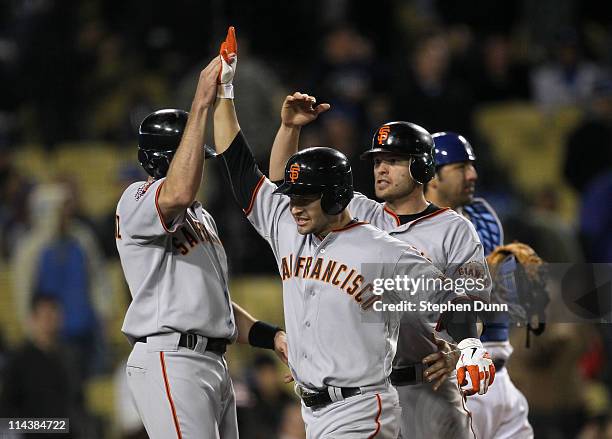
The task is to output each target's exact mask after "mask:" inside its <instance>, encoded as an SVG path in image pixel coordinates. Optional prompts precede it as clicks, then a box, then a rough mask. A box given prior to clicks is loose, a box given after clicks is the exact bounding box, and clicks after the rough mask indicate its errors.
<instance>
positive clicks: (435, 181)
mask: <svg viewBox="0 0 612 439" xmlns="http://www.w3.org/2000/svg"><path fill="white" fill-rule="evenodd" d="M439 183H440V174H438V173H437V172H436V173H435V174H434V176H433V178H432V179H431V180H429V181H428V182H427V187H430V188H432V189H437V188H438V184H439Z"/></svg>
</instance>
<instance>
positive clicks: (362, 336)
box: [214, 53, 484, 439]
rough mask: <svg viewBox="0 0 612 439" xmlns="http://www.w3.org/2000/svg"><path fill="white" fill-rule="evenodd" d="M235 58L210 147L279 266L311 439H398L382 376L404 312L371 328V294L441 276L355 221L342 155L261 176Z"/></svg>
mask: <svg viewBox="0 0 612 439" xmlns="http://www.w3.org/2000/svg"><path fill="white" fill-rule="evenodd" d="M236 62H237V61H236V57H235V56H233V55H232V54H231V53H230V54H228V58H227V60H226V61H224V66H223V71H224V73H222V75H221V76H222V85H221V86H220V96H221V99H219V100H218V101H217V103H216V104H215V113H214V126H215V145H216V148H217V152H218V153H219V154H222V156H223V158H224V160H225V161H226V164H227V169H228V172H229V174H230V182H231V185H232V189H233V193H234V195H235V197H236V199H237V201H238V203H239V204H240V206H241V207H242V208H243V210H244V212H245V214H246V215H247V218H248V219H249V221H250V222H251V223H252V224H253V226H254V227H255V229H256V230H257V231H258V232H259V234H260V235H261V236H262V237H264V238H265V239H266V240H267V241H268V243H269V244H270V246H271V248H272V250H273V253H274V255H275V258H276V261H277V263H278V269H279V274H280V275H281V278H282V281H283V300H284V311H285V323H286V325H287V340H288V348H289V366H290V369H291V372H292V375H293V377H294V378H295V381H296V389H297V391H298V393H299V394H300V396H301V398H302V415H303V418H304V421H305V424H306V433H307V437H308V438H313V439H314V438H317V439H319V438H373V437H376V438H394V439H395V438H396V437H397V435H398V427H399V425H398V420H399V415H400V407H399V403H398V398H397V393H396V391H395V390H394V388H393V387H392V386H390V384H389V379H388V378H389V374H390V372H391V365H392V359H393V356H394V353H395V352H394V351H395V343H396V337H397V329H398V325H399V320H400V316H401V315H400V314H399V313H385V314H379V317H380V319H377V320H375V321H372V322H369V318H370V317H371V316H372V312H373V307H370V306H369V305H370V304H372V303H373V301H372V300H371V299H372V297H374V298H375V297H376V296H371V295H370V292H371V291H372V289H373V284H374V283H375V282H376V279H389V278H391V277H393V276H395V275H396V274H398V275H399V274H410V275H411V276H415V275H416V276H424V277H426V278H432V277H437V276H440V275H441V273H440V272H439V271H438V270H437V269H435V267H434V266H433V265H431V264H430V263H428V261H427V260H426V259H425V258H423V257H422V256H421V255H420V254H419V253H418V252H417V251H415V250H414V249H413V248H412V247H411V246H409V245H407V244H405V243H403V242H401V241H399V240H396V239H394V238H392V237H391V236H389V235H388V234H387V233H384V232H383V231H381V230H379V229H377V228H376V227H373V226H371V225H369V224H366V223H363V222H360V221H357V220H354V219H353V218H352V217H351V215H350V213H349V211H348V210H347V208H346V207H347V205H348V204H349V203H350V201H351V199H352V198H353V188H352V174H351V169H350V166H349V164H348V160H347V159H346V157H345V156H344V155H343V154H341V153H340V152H338V151H336V150H334V149H331V148H325V147H317V148H309V149H306V150H304V151H301V152H299V153H297V154H295V155H293V156H292V157H290V158H289V160H288V161H287V163H286V166H285V170H284V177H283V184H282V185H280V186H279V187H277V186H276V185H275V184H273V183H272V182H271V181H270V180H268V179H267V178H266V177H265V176H264V175H263V174H262V173H261V171H260V170H259V168H258V167H257V165H256V163H255V161H254V159H253V156H252V154H251V152H250V150H249V148H248V145H247V143H246V140H245V138H244V135H243V133H242V132H241V131H240V126H239V124H238V121H237V118H236V114H235V110H234V105H233V101H232V99H231V97H232V96H233V90H232V87H230V84H231V80H232V75H233V73H234V71H235V67H236ZM226 64H227V66H226ZM225 72H227V75H225ZM230 72H231V73H230ZM325 108H326V106H324V107H321V108H320V109H319V110H318V111H319V112H322V111H324V109H325ZM315 111H316V110H315ZM407 267H409V268H407ZM391 293H394V292H391ZM395 293H397V291H395ZM442 296H443V295H442ZM436 298H437V299H439V300H442V301H444V300H450V299H451V298H455V292H454V291H452V292H450V293H449V296H444V297H441V295H438V296H436ZM483 376H484V373H483Z"/></svg>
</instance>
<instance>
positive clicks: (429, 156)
mask: <svg viewBox="0 0 612 439" xmlns="http://www.w3.org/2000/svg"><path fill="white" fill-rule="evenodd" d="M376 152H394V153H397V154H406V155H410V156H411V158H412V161H411V163H410V174H411V175H412V178H413V179H414V180H415V181H416V182H417V183H421V184H425V183H427V182H428V181H429V180H431V179H432V178H433V177H434V175H435V173H436V169H435V168H436V166H435V160H434V141H433V139H432V137H431V134H429V132H428V131H427V130H426V129H425V128H423V127H421V126H419V125H417V124H414V123H410V122H401V121H399V122H388V123H386V124H384V125H382V126H381V127H380V128H378V129H377V130H376V132H375V133H374V137H373V138H372V147H371V148H370V149H369V150H367V151H366V152H364V153H363V154H361V159H365V158H367V157H369V156H370V155H371V154H373V153H376Z"/></svg>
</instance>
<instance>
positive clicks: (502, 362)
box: [493, 358, 506, 372]
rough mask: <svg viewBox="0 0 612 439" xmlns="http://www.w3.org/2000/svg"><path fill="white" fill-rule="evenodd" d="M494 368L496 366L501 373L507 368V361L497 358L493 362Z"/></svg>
mask: <svg viewBox="0 0 612 439" xmlns="http://www.w3.org/2000/svg"><path fill="white" fill-rule="evenodd" d="M493 366H495V370H496V371H497V372H499V371H500V370H502V369H503V368H504V367H505V366H506V360H504V359H503V358H496V359H494V360H493Z"/></svg>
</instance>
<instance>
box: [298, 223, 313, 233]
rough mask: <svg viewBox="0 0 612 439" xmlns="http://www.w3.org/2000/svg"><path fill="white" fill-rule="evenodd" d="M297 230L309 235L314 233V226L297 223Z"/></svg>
mask: <svg viewBox="0 0 612 439" xmlns="http://www.w3.org/2000/svg"><path fill="white" fill-rule="evenodd" d="M296 226H297V231H298V233H299V234H300V235H308V234H309V233H312V226H311V225H310V224H306V225H303V226H301V225H299V224H297V225H296Z"/></svg>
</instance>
